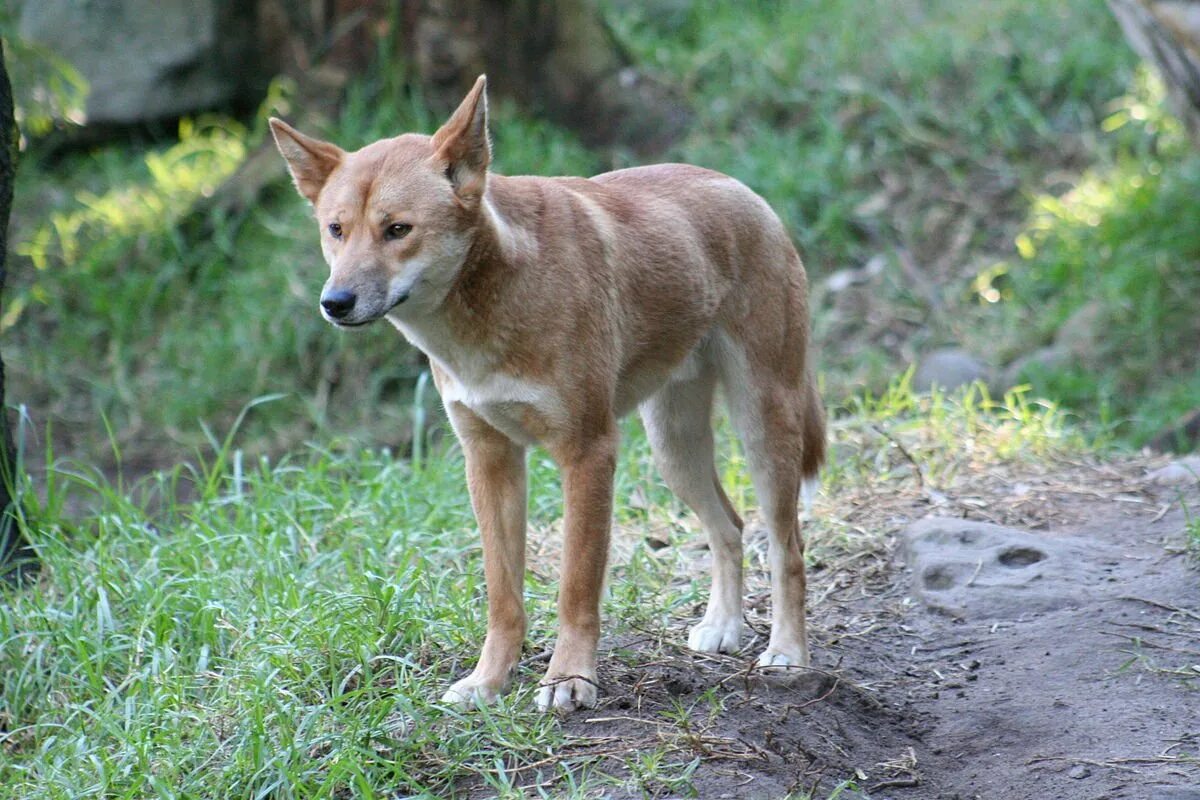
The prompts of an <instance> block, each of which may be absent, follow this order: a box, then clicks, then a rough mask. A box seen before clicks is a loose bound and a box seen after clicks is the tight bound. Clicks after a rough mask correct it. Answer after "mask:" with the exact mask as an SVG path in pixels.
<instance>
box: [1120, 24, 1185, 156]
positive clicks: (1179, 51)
mask: <svg viewBox="0 0 1200 800" xmlns="http://www.w3.org/2000/svg"><path fill="white" fill-rule="evenodd" d="M1108 6H1109V8H1111V9H1112V12H1113V15H1114V16H1115V17H1116V18H1117V21H1118V22H1119V23H1121V30H1122V31H1124V33H1125V38H1126V39H1128V40H1129V44H1130V45H1132V47H1133V49H1134V50H1135V51H1136V52H1137V54H1138V55H1140V56H1141V57H1142V58H1144V59H1146V60H1147V61H1149V62H1150V63H1152V64H1154V66H1155V67H1156V68H1157V69H1158V71H1159V73H1160V74H1161V75H1162V78H1163V81H1164V82H1165V83H1166V85H1167V92H1168V94H1169V95H1170V98H1171V101H1172V104H1173V105H1174V106H1175V111H1176V113H1177V114H1178V115H1179V118H1180V119H1181V120H1183V123H1184V125H1185V127H1186V128H1187V131H1188V134H1189V135H1190V136H1191V138H1192V141H1193V142H1195V143H1196V144H1198V145H1200V0H1108Z"/></svg>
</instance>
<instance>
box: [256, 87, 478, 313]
mask: <svg viewBox="0 0 1200 800" xmlns="http://www.w3.org/2000/svg"><path fill="white" fill-rule="evenodd" d="M486 86H487V83H486V79H485V78H484V76H482V75H481V76H479V79H478V80H477V81H476V82H475V86H474V88H472V89H471V91H470V93H469V94H468V95H467V97H466V99H465V100H463V102H462V105H460V106H459V107H458V110H457V111H455V112H454V114H453V115H452V116H451V117H450V119H449V120H448V121H447V122H446V124H445V125H443V126H442V127H441V128H440V129H438V131H437V133H435V134H434V135H433V136H423V135H421V134H415V133H408V134H404V135H403V136H398V137H396V138H394V139H384V140H381V141H378V142H375V143H374V144H370V145H367V146H366V147H364V148H363V149H361V150H357V151H355V152H353V153H348V152H346V151H344V150H342V149H341V148H339V147H337V146H336V145H333V144H330V143H329V142H322V141H319V140H317V139H313V138H311V137H308V136H305V135H304V134H302V133H300V132H299V131H297V130H295V129H294V128H292V127H291V126H289V125H287V124H286V123H284V122H282V121H281V120H278V119H274V118H272V119H271V132H272V133H273V134H274V136H275V144H276V146H278V147H279V152H280V153H282V154H283V157H284V159H285V160H286V161H287V166H288V171H289V172H291V174H292V179H293V180H294V181H295V183H296V188H297V189H298V190H299V191H300V194H301V195H303V196H304V197H306V198H307V199H308V201H309V202H310V203H312V205H313V210H314V211H315V212H316V217H317V223H318V225H319V226H320V229H321V250H322V252H323V253H324V254H325V261H326V262H328V264H329V269H330V273H329V280H327V281H326V282H325V287H324V289H323V290H322V291H321V313H322V314H323V315H324V316H325V319H327V320H329V321H330V322H332V323H333V324H334V325H337V326H339V327H351V326H357V325H365V324H366V323H368V322H372V321H374V320H376V319H379V318H380V317H382V316H383V315H384V314H388V313H389V312H392V314H393V315H398V316H399V317H401V318H403V317H406V316H409V315H412V314H416V313H419V312H420V311H421V310H423V309H426V310H427V309H431V308H434V307H436V306H437V305H439V304H440V303H441V302H442V300H444V299H445V296H446V293H447V292H448V291H449V290H450V287H451V286H452V285H453V283H454V280H455V278H456V277H457V276H458V273H459V271H460V270H461V269H462V266H463V262H464V261H465V259H466V256H467V251H468V249H469V248H470V246H471V242H472V239H473V234H474V231H475V227H476V224H477V221H478V218H479V215H480V209H481V206H482V204H483V195H484V189H485V188H486V183H487V168H488V164H489V162H490V161H491V146H490V145H489V143H488V132H487V95H486Z"/></svg>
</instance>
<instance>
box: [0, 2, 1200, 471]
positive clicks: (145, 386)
mask: <svg viewBox="0 0 1200 800" xmlns="http://www.w3.org/2000/svg"><path fill="white" fill-rule="evenodd" d="M599 10H600V13H601V14H602V17H603V21H604V25H605V28H606V30H607V31H608V32H609V34H610V35H611V36H612V37H613V40H614V41H615V42H616V43H617V44H618V46H619V48H620V49H621V52H622V53H625V54H627V55H628V57H629V58H630V59H632V61H633V62H634V63H636V64H637V65H638V66H639V69H640V70H642V71H643V72H644V73H645V74H647V75H650V76H652V77H653V78H654V79H655V80H657V81H659V82H661V83H662V84H663V85H665V86H668V87H670V88H671V90H672V91H673V92H674V93H675V94H676V95H677V96H679V97H682V98H683V99H684V101H685V103H686V105H687V107H688V108H689V109H690V114H691V116H690V119H689V120H688V124H687V125H686V128H685V129H684V130H683V132H682V133H681V134H680V135H678V136H676V137H674V140H673V141H672V142H671V143H669V144H666V145H665V146H663V147H661V148H659V151H658V152H656V153H655V154H654V155H653V160H682V161H689V162H692V163H697V164H700V165H703V166H707V167H710V168H713V169H717V170H721V171H724V172H727V173H729V174H731V175H733V176H735V177H737V178H739V179H741V180H742V181H744V182H746V183H747V184H749V185H750V186H751V187H752V188H754V189H755V190H756V191H758V192H760V193H761V194H762V195H763V196H764V197H766V199H767V200H768V201H769V202H770V203H771V205H772V206H773V207H774V208H775V209H776V210H777V211H778V212H779V214H780V215H781V216H782V217H783V219H784V221H785V223H786V224H787V225H788V228H789V229H790V230H791V231H792V232H793V235H794V236H795V239H796V241H797V244H798V245H799V246H800V247H801V251H802V254H803V255H804V257H805V260H806V264H807V266H808V269H809V274H810V281H811V283H812V286H813V292H814V304H813V307H814V311H815V321H814V325H815V329H816V344H817V352H818V359H819V363H820V373H821V381H822V384H823V391H824V394H825V396H826V398H827V401H828V402H829V403H830V404H831V405H833V406H835V407H836V406H838V405H839V404H842V403H846V402H848V400H849V398H851V397H852V396H854V395H856V394H858V393H860V392H861V391H862V390H864V389H865V390H869V391H879V390H881V389H882V387H884V386H886V385H887V384H888V382H889V381H890V380H892V379H893V378H894V377H895V376H896V375H897V374H899V373H902V372H903V371H904V370H905V369H907V368H908V367H909V365H911V364H913V363H918V362H920V361H921V360H922V359H923V358H924V357H925V356H926V355H927V354H929V353H931V352H934V351H936V350H938V349H940V348H945V347H948V346H952V347H955V348H959V349H961V350H964V351H966V352H967V353H969V354H970V355H971V357H972V358H973V359H975V360H976V361H977V362H978V364H979V366H980V370H981V374H980V377H981V378H982V379H983V380H985V381H986V382H987V383H989V385H990V386H991V387H992V389H993V391H995V392H998V393H999V392H1003V391H1004V390H1006V389H1008V388H1010V387H1011V386H1013V385H1018V384H1022V383H1025V382H1028V383H1031V384H1032V387H1033V392H1034V393H1035V394H1037V395H1039V396H1044V397H1046V398H1048V399H1050V400H1051V401H1055V402H1059V403H1061V404H1062V405H1063V407H1064V408H1065V409H1066V410H1067V411H1068V412H1069V413H1070V414H1071V415H1072V417H1073V418H1074V419H1075V420H1077V422H1078V423H1079V424H1080V425H1082V426H1083V427H1084V429H1085V430H1087V431H1088V432H1089V434H1090V435H1091V436H1093V437H1095V438H1096V439H1097V440H1102V441H1105V442H1115V443H1118V444H1121V445H1129V446H1136V445H1141V444H1143V443H1145V442H1147V441H1149V440H1151V439H1152V437H1154V436H1156V435H1159V434H1161V433H1162V432H1163V431H1164V429H1169V428H1170V426H1171V425H1172V424H1173V422H1174V421H1175V420H1176V419H1178V418H1179V417H1180V416H1182V415H1185V414H1187V413H1188V412H1190V411H1192V410H1194V409H1195V408H1196V406H1197V401H1196V399H1195V398H1196V397H1197V396H1200V393H1198V390H1200V370H1198V367H1197V364H1198V361H1197V355H1196V352H1197V347H1196V344H1197V343H1198V342H1200V323H1197V318H1198V317H1197V315H1196V314H1195V313H1194V311H1193V308H1192V303H1190V302H1189V300H1190V298H1191V297H1192V296H1194V294H1195V290H1196V289H1198V288H1200V285H1198V284H1200V277H1197V276H1198V275H1200V272H1198V270H1197V257H1198V254H1200V229H1197V227H1196V226H1194V225H1191V224H1188V222H1187V221H1188V220H1190V219H1192V218H1193V217H1195V216H1196V214H1195V212H1196V211H1197V210H1200V209H1198V208H1197V206H1198V205H1200V191H1198V190H1200V157H1198V156H1197V154H1196V150H1195V148H1194V146H1193V145H1192V144H1191V143H1190V142H1189V140H1188V139H1187V137H1186V135H1185V134H1184V133H1183V132H1182V130H1181V127H1180V125H1179V123H1178V122H1177V121H1176V120H1175V119H1174V118H1173V117H1172V116H1171V113H1170V112H1169V111H1168V109H1167V107H1166V104H1165V102H1164V92H1163V90H1162V86H1161V84H1160V83H1159V80H1158V78H1157V77H1156V75H1155V73H1154V72H1153V71H1152V70H1150V69H1147V68H1146V67H1142V66H1139V63H1138V59H1137V57H1136V55H1135V54H1134V53H1133V52H1132V51H1131V50H1130V48H1129V46H1128V45H1127V44H1126V42H1125V40H1124V39H1123V37H1122V34H1121V31H1120V29H1119V28H1118V26H1117V24H1116V22H1115V21H1114V19H1113V18H1112V16H1111V14H1110V12H1109V10H1108V9H1107V8H1106V7H1105V6H1104V5H1103V4H1100V3H1096V2H1093V1H1092V0H1065V1H1064V0H996V2H990V3H987V4H983V5H980V4H962V3H956V2H950V1H949V0H921V1H920V2H918V1H917V0H901V1H900V2H883V0H871V1H870V2H857V1H852V0H831V2H824V3H796V2H783V0H757V1H756V2H732V1H731V0H702V1H701V2H682V1H681V0H654V1H652V2H648V3H642V2H638V3H635V2H630V1H629V0H604V2H601V3H600V4H599ZM13 14H14V12H12V11H11V10H10V11H8V12H6V13H5V15H4V16H3V20H4V22H5V29H6V33H5V42H6V48H7V51H8V56H9V67H10V71H11V73H12V78H13V82H14V85H15V86H16V87H17V96H18V104H19V106H20V119H21V120H22V124H23V134H24V139H23V147H24V153H23V158H22V163H21V168H20V172H19V175H18V185H17V188H16V204H15V207H14V216H13V221H12V227H11V229H12V242H13V245H14V249H15V254H14V255H15V258H14V259H13V261H12V263H11V267H10V277H9V288H8V295H7V299H6V304H5V313H4V316H3V320H2V323H0V324H2V325H3V327H4V342H5V351H6V358H7V362H8V365H9V370H10V376H11V377H10V386H9V402H10V403H19V404H22V405H24V406H26V407H27V409H28V416H29V417H30V418H31V419H32V421H33V422H34V424H35V427H36V428H37V429H39V430H42V431H46V433H45V434H44V436H43V437H42V439H41V443H42V444H43V445H52V447H53V451H54V452H55V453H58V454H68V455H72V456H78V457H80V458H84V459H86V460H89V461H92V462H110V463H111V462H114V461H116V460H122V461H123V462H124V463H125V464H134V465H141V466H143V467H155V466H163V465H166V464H170V463H174V462H176V461H178V460H179V459H180V458H182V457H187V455H188V454H189V453H190V451H192V450H193V449H194V448H196V447H199V446H202V445H203V444H204V442H205V441H207V438H206V437H207V434H206V432H205V431H206V429H209V430H216V431H224V430H227V429H228V428H229V426H230V425H231V424H232V422H233V420H234V419H235V418H236V416H237V414H238V412H239V410H240V409H242V408H243V407H244V406H245V405H246V404H247V402H249V401H250V400H251V399H253V398H255V397H259V396H262V395H266V394H281V395H282V398H281V399H277V400H275V401H273V402H271V403H268V404H264V405H261V406H259V407H258V408H256V409H255V411H254V413H253V414H251V415H250V417H249V418H248V420H247V421H246V423H245V426H244V428H243V429H242V431H241V433H240V434H239V438H240V440H241V443H242V446H243V447H244V448H245V449H246V450H247V451H248V452H250V453H278V452H283V451H287V450H290V449H294V448H295V447H297V446H298V445H300V444H302V443H303V442H305V441H308V440H311V439H313V438H314V437H319V438H320V439H322V440H323V441H331V440H339V441H345V442H369V443H373V444H380V445H386V446H390V447H395V448H398V449H400V450H403V449H404V448H406V447H408V445H409V441H410V439H411V431H412V422H413V419H414V417H415V416H421V415H422V414H424V413H426V411H427V409H425V408H424V406H425V405H426V404H428V405H429V409H428V411H429V412H430V413H432V409H433V408H434V406H435V404H434V403H432V402H431V401H430V400H428V399H424V398H423V399H421V400H420V402H419V403H415V402H414V392H413V387H414V386H415V382H416V379H417V377H418V376H419V375H420V373H421V372H422V371H423V369H424V366H423V364H422V362H421V360H420V357H419V356H418V355H417V354H415V353H413V352H412V351H411V350H409V349H408V348H407V347H406V346H404V345H403V344H402V342H401V340H400V339H399V338H398V337H397V335H396V334H395V333H394V331H392V330H391V328H390V327H387V326H374V327H372V328H371V329H368V330H365V331H359V332H354V333H341V332H336V331H333V330H331V329H330V328H329V327H328V326H327V325H325V324H324V323H323V322H322V321H321V320H320V318H319V316H318V314H317V313H316V298H317V294H318V292H319V289H320V286H321V284H322V282H323V281H324V277H325V266H324V265H323V263H322V262H321V259H320V254H319V250H318V248H317V237H316V230H315V228H314V227H313V226H312V224H311V220H310V219H309V211H308V209H307V207H306V206H305V205H304V204H303V202H302V201H301V200H300V199H299V198H297V197H296V196H295V194H294V192H293V191H292V190H291V188H290V186H288V185H287V184H286V182H284V181H275V182H273V183H271V184H270V185H269V186H268V188H267V190H266V191H265V192H264V193H262V194H261V195H260V196H258V198H257V199H256V201H255V202H253V203H251V204H248V205H247V206H245V207H244V208H239V209H236V210H235V211H233V212H230V211H229V210H228V209H227V208H223V207H220V206H215V205H213V204H211V203H208V202H206V201H207V200H209V199H211V198H212V197H213V196H214V194H218V193H220V192H221V191H222V187H223V185H224V184H225V183H226V181H227V180H228V179H229V178H230V177H231V176H234V175H236V174H238V170H239V166H240V165H242V164H243V162H244V161H245V160H246V159H248V158H250V157H252V154H253V153H255V152H256V151H257V150H258V149H259V148H260V147H261V146H262V144H263V141H264V136H265V119H266V117H267V116H268V115H269V114H280V115H283V116H287V117H289V118H293V119H294V118H295V117H296V116H297V115H299V114H301V113H302V112H303V110H304V108H305V105H306V102H307V98H308V96H307V95H306V89H305V87H304V85H303V84H302V82H297V80H295V79H293V78H290V77H286V76H285V77H281V78H278V79H276V80H275V81H274V82H273V83H272V84H271V86H270V89H269V91H268V92H267V95H266V97H265V98H264V99H263V100H262V102H261V105H260V106H259V107H258V109H257V110H256V111H252V112H248V113H240V114H234V113H231V112H228V111H226V112H222V111H221V110H220V109H216V110H214V111H212V112H208V113H204V114H199V115H195V116H188V117H184V118H183V119H180V120H178V122H177V123H170V124H169V125H168V124H165V123H158V124H155V125H149V126H139V127H135V128H132V129H126V130H122V131H120V132H119V133H118V135H115V136H106V137H104V138H102V139H89V138H87V137H80V136H79V135H78V134H79V130H80V124H79V123H80V122H81V121H82V117H81V115H80V108H81V107H82V106H83V104H84V98H85V96H86V95H85V92H86V89H87V87H86V82H85V81H84V80H83V78H82V77H81V75H80V74H79V72H78V71H77V70H76V69H75V68H73V67H72V66H70V64H69V63H67V62H66V61H65V60H64V59H63V58H62V57H61V55H56V54H54V53H51V52H50V51H48V50H47V49H46V48H45V47H42V46H39V45H36V44H34V43H31V42H23V41H22V40H21V38H20V37H19V35H18V33H17V29H16V28H15V26H14V25H13V19H14V16H13ZM389 35H390V34H388V33H386V32H385V33H377V34H375V36H376V38H375V41H376V43H377V47H376V49H375V52H376V54H375V56H374V57H372V58H370V59H368V61H369V63H368V64H367V65H366V66H365V67H364V68H363V69H361V70H358V71H356V72H354V73H353V75H352V76H351V78H350V80H348V81H347V82H346V83H345V85H344V88H343V90H342V91H341V93H340V95H339V97H338V102H337V104H336V106H335V111H334V112H333V113H331V114H330V115H329V116H328V118H327V119H325V120H324V121H323V122H318V123H316V127H315V128H313V129H310V130H311V132H313V133H316V134H319V135H322V136H326V137H328V138H331V139H333V140H335V141H337V142H339V143H340V144H342V145H344V146H346V147H349V148H354V147H358V146H361V145H363V144H365V143H367V142H370V141H372V140H374V139H376V138H378V137H381V136H388V135H394V134H395V133H398V132H401V131H405V130H419V131H431V130H432V129H433V128H435V127H436V125H437V123H438V121H439V120H440V118H441V110H440V107H439V106H438V105H437V103H434V102H431V101H430V100H429V98H428V97H427V96H426V95H425V94H424V93H423V92H422V91H421V90H420V89H418V88H417V87H416V85H415V82H414V81H412V80H410V78H411V75H412V69H411V67H412V65H411V63H409V62H408V61H406V59H405V58H404V57H403V53H404V50H403V48H396V47H393V46H390V45H389V44H388V42H389V41H390V40H389V39H388V36H389ZM490 79H491V81H492V85H493V86H500V87H503V85H504V83H505V81H506V75H505V73H504V72H502V71H499V72H498V71H496V70H492V71H491V74H490ZM531 109H532V110H531ZM535 112H536V107H534V106H530V105H529V104H517V103H515V102H511V101H504V100H500V101H498V102H496V104H495V106H494V116H493V135H494V144H495V148H494V149H495V154H496V162H495V165H494V167H495V169H496V170H497V171H499V172H503V173H508V174H518V173H535V174H547V175H552V174H572V173H573V174H589V173H594V172H597V171H601V170H604V169H610V168H616V167H622V166H627V165H631V164H634V163H643V162H645V161H647V160H650V159H649V158H648V156H647V155H646V153H645V152H644V150H643V151H635V149H633V148H631V147H622V146H621V145H620V144H619V143H618V144H615V145H614V144H609V145H603V146H601V145H595V144H592V145H591V146H585V145H584V144H583V143H582V141H581V138H580V134H579V133H578V132H572V131H570V130H568V128H567V127H562V126H561V125H559V124H555V123H551V122H548V121H546V120H545V119H544V118H543V117H542V116H540V115H537V114H536V113H535ZM561 121H562V120H561V119H560V120H559V122H561ZM418 406H419V407H418Z"/></svg>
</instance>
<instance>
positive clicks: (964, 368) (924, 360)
mask: <svg viewBox="0 0 1200 800" xmlns="http://www.w3.org/2000/svg"><path fill="white" fill-rule="evenodd" d="M987 377H988V368H987V366H986V365H984V363H983V362H982V361H980V360H979V359H977V358H976V357H975V356H973V355H971V354H970V353H968V352H967V351H966V350H964V349H962V348H961V347H943V348H939V349H937V350H931V351H930V352H928V353H926V354H925V355H923V356H921V358H920V359H919V360H918V361H917V369H916V371H915V372H914V373H913V389H915V390H917V391H918V392H927V391H929V390H930V389H932V388H933V387H934V386H935V385H936V386H939V387H941V388H942V389H957V388H958V387H960V386H966V385H967V384H969V383H974V382H975V381H981V380H987Z"/></svg>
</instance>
